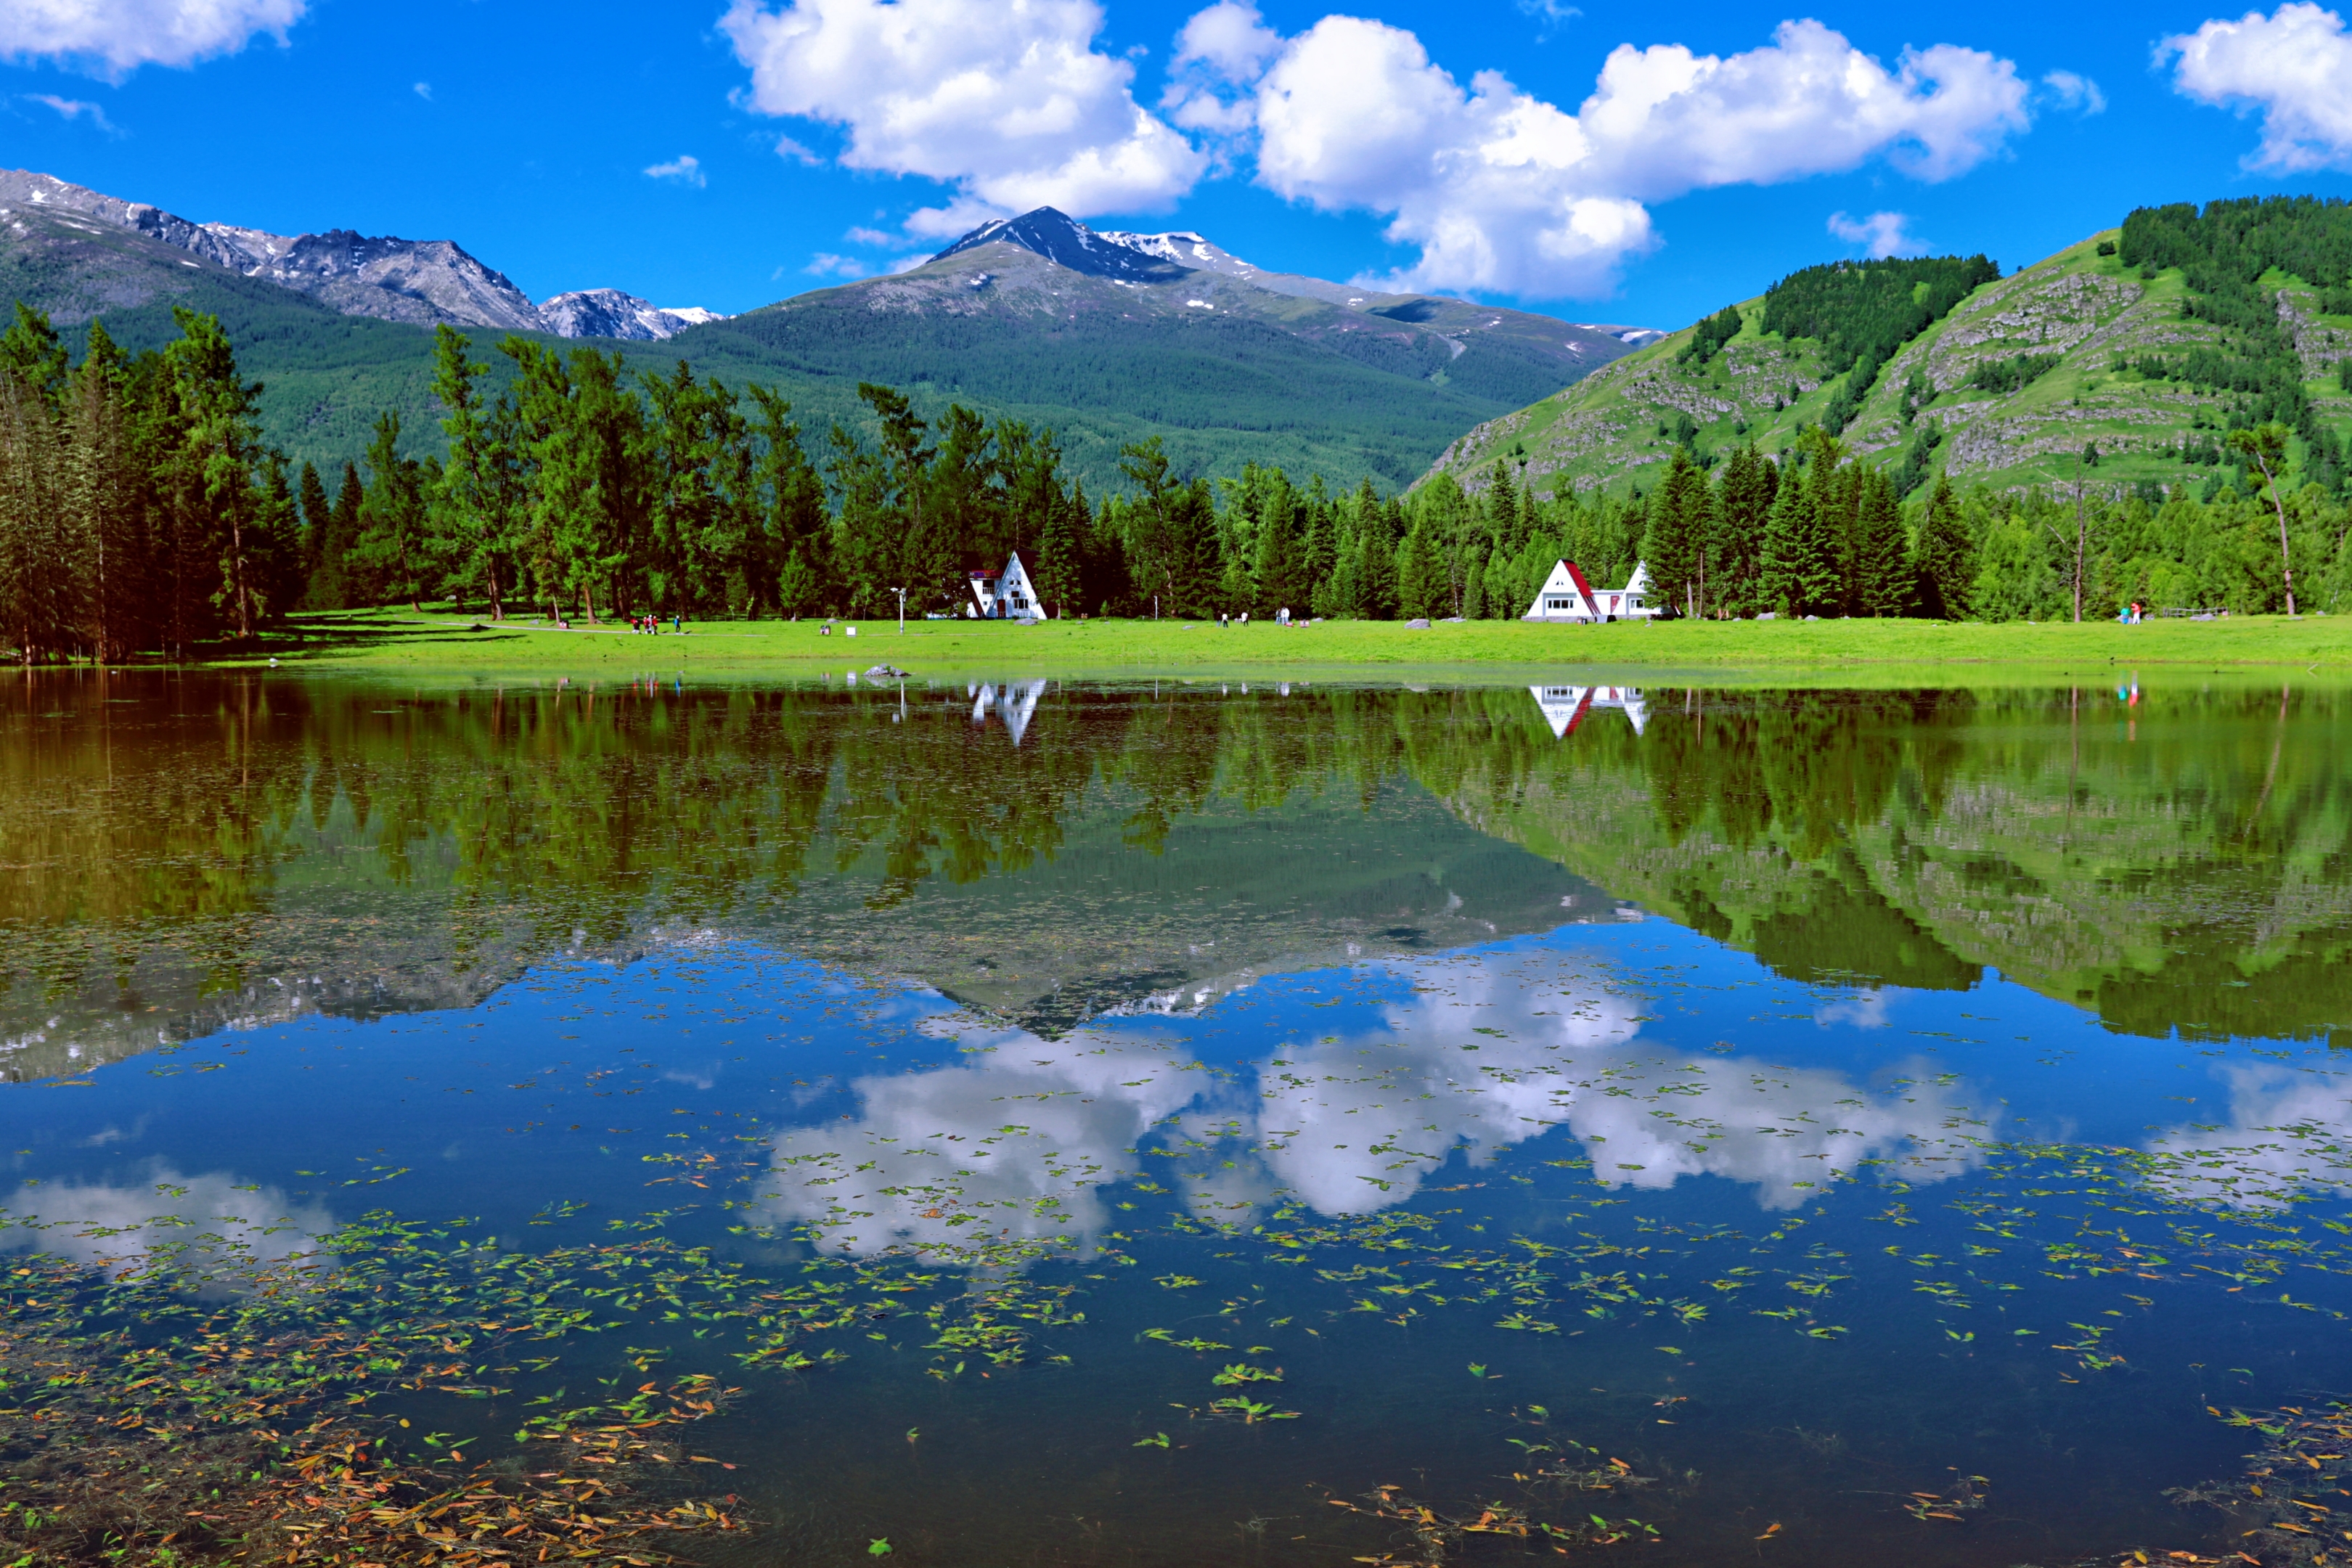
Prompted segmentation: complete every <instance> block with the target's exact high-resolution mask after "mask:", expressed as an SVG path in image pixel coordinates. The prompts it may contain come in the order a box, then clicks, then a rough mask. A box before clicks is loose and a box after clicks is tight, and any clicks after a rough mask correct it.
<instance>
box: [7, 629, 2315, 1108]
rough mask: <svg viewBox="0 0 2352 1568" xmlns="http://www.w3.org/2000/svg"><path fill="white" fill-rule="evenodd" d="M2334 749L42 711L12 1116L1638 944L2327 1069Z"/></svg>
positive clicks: (2074, 694)
mask: <svg viewBox="0 0 2352 1568" xmlns="http://www.w3.org/2000/svg"><path fill="white" fill-rule="evenodd" d="M975 692H977V693H978V695H974V694H973V693H975ZM1568 692H1574V693H1580V694H1581V696H1580V700H1578V701H1577V702H1576V703H1575V705H1574V706H1575V709H1576V714H1575V720H1576V721H1575V722H1574V723H1573V724H1563V723H1561V722H1560V721H1559V712H1557V711H1555V710H1558V709H1559V707H1560V705H1561V703H1562V702H1564V701H1565V700H1566V699H1565V698H1564V697H1562V696H1560V694H1561V693H1568ZM1595 693H1599V694H1600V696H1601V697H1602V698H1605V699H1606V700H1607V701H1606V702H1605V703H1604V702H1601V701H1596V700H1591V699H1593V698H1594V695H1595ZM1612 704H1613V706H1614V707H1615V708H1616V709H1617V710H1616V711H1612V710H1610V705H1612ZM1015 718H1017V720H1018V721H1019V734H1018V736H1017V737H1016V736H1015V735H1014V734H1013V732H1012V729H1011V727H1010V726H1011V722H1012V721H1013V719H1015ZM1636 720H1638V721H1639V724H1638V728H1637V725H1636V722H1635V721H1636ZM2346 730H2347V705H2346V703H2345V702H2344V700H2342V698H2341V697H2340V695H2339V694H2338V693H2337V692H2336V691H2334V690H2332V689H2324V688H2323V689H2316V690H2313V691H2290V692H2284V693H2282V692H2278V691H2231V690H2215V689H2184V690H2181V691H2178V692H2167V691H2164V690H2161V689H2150V690H2149V691H2148V692H2147V694H2146V695H2145V696H2144V697H2143V699H2142V700H2141V701H2140V703H2139V705H2138V706H2137V709H2133V710H2126V708H2125V707H2124V706H2123V705H2121V704H2119V703H2116V702H2115V701H2113V700H2111V699H2110V698H2109V697H2108V696H2107V694H2105V693H2104V692H2102V691H2100V690H2097V689H2064V690H2029V691H1990V692H1968V691H1927V692H1895V693H1853V692H1771V691H1754V692H1746V691H1734V692H1726V691H1706V690H1700V689H1650V690H1648V691H1645V692H1636V691H1631V690H1628V689H1617V688H1607V689H1601V688H1586V687H1538V688H1536V689H1534V690H1533V692H1532V693H1531V692H1530V690H1529V689H1528V688H1525V687H1518V688H1509V689H1468V690H1440V691H1412V690H1392V689H1391V690H1371V689H1349V688H1331V689H1323V688H1308V687H1306V686H1303V685H1293V686H1275V687H1268V686H1266V685H1265V684H1257V685H1255V686H1250V685H1240V684H1235V685H1212V684H1209V683H1187V684H1179V683H1163V684H1161V685H1160V686H1159V687H1157V688H1152V687H1134V686H1109V687H1099V688H1097V687H1091V686H1078V685H1071V684H1068V683H1045V682H1038V681H1034V680H1032V681H1024V682H1018V683H1014V684H1013V685H1010V686H1004V685H998V686H992V687H990V688H988V689H985V690H981V689H979V688H977V687H972V688H967V687H965V686H963V685H961V684H958V685H955V686H951V687H944V688H940V687H933V686H929V685H927V684H925V683H923V682H921V681H919V680H913V681H907V682H900V683H895V684H893V685H890V686H887V687H879V688H877V686H875V685H874V684H872V683H867V684H866V685H864V686H861V687H858V688H856V689H807V688H797V689H780V688H761V687H738V688H729V689H713V690H709V691H699V690H694V689H683V688H678V687H673V686H669V685H663V684H657V683H652V682H648V683H646V684H643V685H634V686H631V685H624V686H620V687H607V688H604V689H587V690H582V689H576V688H574V689H562V688H560V687H549V686H545V685H528V686H526V685H520V684H518V685H513V686H509V687H504V688H500V687H498V686H496V685H492V684H488V683H476V684H469V685H466V686H463V687H459V688H457V689H427V690H421V691H420V690H411V689H403V690H397V691H395V690H393V689H387V688H383V687H380V686H373V685H365V684H362V683H357V682H322V681H308V682H305V681H295V680H276V679H258V678H231V677H205V676H189V677H163V676H157V675H152V674H140V673H132V674H117V675H108V676H99V675H82V676H77V677H47V676H37V677H33V678H30V679H27V680H26V681H25V682H23V683H21V684H20V685H19V687H17V688H16V691H15V694H14V696H13V697H12V699H11V700H10V703H9V705H8V707H7V709H6V710H5V714H0V860H5V863H7V864H8V865H9V866H11V867H12V868H15V869H14V870H13V871H12V874H11V876H10V877H9V878H8V879H7V880H6V881H5V884H0V931H5V932H6V933H7V935H8V938H9V940H8V942H7V943H6V945H5V954H6V956H5V959H0V964H5V992H0V1047H5V1049H0V1075H5V1077H8V1078H14V1079H28V1078H40V1077H47V1076H54V1075H58V1074H61V1073H68V1072H71V1071H75V1070H79V1069H82V1068H87V1067H89V1066H92V1065H96V1064H98V1063H101V1062H104V1061H109V1060H115V1059H120V1058H122V1057H124V1056H126V1055H131V1054H136V1053H138V1052H140V1051H143V1050H148V1049H152V1048H153V1047H154V1046H155V1045H157V1044H158V1043H160V1042H165V1041H169V1040H173V1039H179V1038H187V1037H194V1036H199V1035H202V1034H205V1033H207V1032H209V1031H211V1030H213V1029H217V1028H221V1027H226V1026H245V1025H249V1024H253V1023H257V1022H261V1021H266V1020H268V1019H272V1018H283V1017H288V1016H297V1015H299V1013H300V1012H301V1011H303V1010H304V1009H305V1008H308V1009H310V1010H316V1011H324V1012H326V1013H329V1014H332V1015H341V1016H381V1015H383V1014H386V1013H395V1012H400V1011H404V1010H413V1009H418V1008H432V1007H448V1006H463V1005H470V1004H471V1003H473V1002H476V1001H478V1000H479V999H481V998H482V997H483V996H485V995H487V994H489V993H490V992H491V991H493V990H495V989H496V988H497V987H498V986H499V984H504V983H505V982H506V981H508V980H509V979H511V978H512V977H513V976H514V975H516V974H518V973H521V972H522V970H523V969H524V968H526V967H527V966H528V965H530V963H534V962H537V961H539V960H541V959H543V958H547V957H551V956H557V955H562V954H566V953H579V952H600V953H604V954H608V955H614V956H626V955H628V954H630V953H633V952H644V951H647V950H649V949H652V948H656V947H659V946H662V945H665V944H667V943H671V942H677V941H679V940H687V939H708V938H709V937H712V936H723V937H735V938H743V939H748V940H752V941H757V942H765V943H770V944H772V945H774V946H777V947H779V948H782V949H784V950H786V951H791V952H799V953H803V954H805V955H808V956H812V957H815V958H818V959H821V960H824V961H826V962H831V963H840V964H842V965H845V966H846V967H848V968H850V969H853V970H855V971H857V972H860V973H877V974H891V975H898V976H904V977H908V978H912V979H916V980H919V981H921V982H924V983H927V984H933V985H936V986H938V987H939V988H940V990H941V991H943V992H945V993H946V994H949V995H950V996H953V997H956V998H958V999H960V1000H961V1001H964V1002H967V1003H970V1004H971V1005H976V1006H978V1007H980V1008H982V1009H983V1010H984V1011H985V1012H987V1013H988V1014H990V1015H992V1016H995V1017H998V1018H1000V1019H1002V1020H1003V1021H1004V1022H1006V1023H1007V1024H1009V1025H1016V1026H1022V1027H1025V1028H1028V1029H1030V1030H1032V1031H1033V1032H1035V1033H1039V1034H1042V1035H1045V1036H1047V1037H1052V1036H1055V1035H1056V1034H1058V1033H1060V1032H1061V1031H1063V1030H1066V1029H1067V1028H1069V1027H1071V1026H1075V1025H1076V1024H1078V1023H1080V1022H1082V1021H1083V1020H1085V1019H1086V1018H1087V1017H1090V1016H1094V1015H1096V1014H1097V1013H1100V1012H1103V1011H1104V1010H1106V1009H1117V1008H1120V1007H1125V1006H1131V1005H1137V1004H1142V1003H1155V1002H1156V1004H1157V1005H1202V1004H1203V1003H1205V1002H1206V1001H1207V1000H1209V999H1210V998H1212V997H1213V996H1215V995H1219V994H1223V993H1224V992H1225V991H1226V990H1227V989H1229V988H1230V987H1231V986H1232V985H1234V984H1244V983H1246V981H1247V980H1248V979H1249V978H1250V977H1252V976H1255V975H1262V974H1265V973H1271V972H1277V971H1281V970H1286V969H1297V968H1301V967H1312V966H1314V965H1316V964H1319V963H1330V962H1338V961H1341V960H1344V959H1346V958H1349V957H1353V956H1360V955H1365V954H1370V955H1373V956H1380V955H1382V954H1391V955H1393V954H1400V953H1410V952H1428V951H1431V950H1435V949H1444V948H1449V947H1456V946H1460V945H1463V944H1465V943H1467V942H1480V941H1487V940H1492V939H1494V938H1496V937H1498V936H1508V935H1512V934H1515V933H1518V932H1525V931H1539V930H1544V929H1548V928H1549V926H1551V925H1553V924H1556V923H1558V922H1559V921H1560V920H1561V919H1562V918H1563V916H1564V915H1565V918H1568V919H1609V918H1614V916H1615V913H1616V911H1617V910H1618V909H1619V908H1620V906H1621V904H1622V902H1624V901H1627V900H1630V901H1632V902H1633V903H1636V904H1638V905H1640V906H1641V907H1642V908H1643V909H1645V910H1649V911H1652V912H1654V913H1657V914H1663V915H1664V916H1666V917H1668V918H1670V919H1673V920H1675V921H1678V922H1680V923H1682V924H1684V925H1685V926H1687V927H1689V928H1690V929H1692V930H1694V931H1699V932H1701V933H1703V934H1705V935H1707V936H1709V937H1712V938H1715V939H1717V940H1718V941H1721V942H1727V943H1728V944H1730V945H1732V946H1734V947H1737V948H1739V949H1742V950H1744V951H1748V952H1754V953H1755V954H1756V955H1757V956H1758V957H1759V958H1760V959H1762V960H1763V961H1764V962H1765V963H1768V964H1769V965H1770V966H1771V967H1772V968H1773V969H1774V970H1776V971H1778V972H1779V973H1783V974H1786V975H1789V976H1790V977H1791V978H1796V979H1801V980H1821V981H1830V982H1853V981H1858V982H1863V983H1869V982H1881V983H1886V984H1896V985H1901V986H1906V987H1913V988H1918V987H1928V988H1952V989H1965V988H1967V987H1969V986H1970V985H1973V984H1976V983H1977V982H1978V980H1979V978H1980V976H1981V975H1982V974H1983V973H1985V972H1986V971H1987V970H1993V971H1997V972H1999V973H2002V974H2004V975H2006V976H2008V977H2010V978H2011V979H2015V980H2020V981H2021V982H2023V983H2025V984H2029V985H2032V986H2033V987H2034V988H2035V989H2037V990H2039V991H2042V993H2044V994H2048V995H2051V996H2053V997H2056V998H2059V999H2062V1000H2064V1001H2067V1002H2070V1003H2074V1004H2077V1005H2084V1006H2086V1007H2090V1008H2093V1009H2095V1011H2096V1012H2097V1013H2098V1014H2099V1015H2100V1016H2101V1017H2102V1018H2103V1019H2104V1020H2105V1023H2106V1025H2107V1026H2109V1027H2111V1028H2115V1029H2118V1030H2125V1031H2129V1032H2134V1033H2142V1034H2148V1035H2154V1036H2159V1037H2160V1036H2163V1035H2167V1034H2169V1033H2171V1032H2173V1031H2174V1030H2179V1031H2182V1032H2185V1033H2187V1034H2190V1035H2194V1036H2203V1037H2230V1036H2233V1035H2269V1036H2281V1037H2285V1036H2292V1037H2305V1038H2308V1037H2326V1036H2328V1035H2329V1034H2331V1033H2332V1031H2333V1030H2335V1029H2336V1027H2337V1026H2339V1025H2340V1024H2341V1023H2342V1022H2343V1021H2344V1019H2345V1018H2346V1016H2347V1011H2352V965H2347V964H2346V963H2343V962H2341V960H2342V959H2343V958H2344V957H2345V956H2346V952H2347V947H2352V887H2347V883H2346V882H2345V880H2344V879H2341V878H2337V877H2334V876H2331V875H2328V874H2327V873H2326V868H2327V867H2328V866H2330V865H2333V864H2336V863H2338V862H2339V861H2340V858H2341V857H2342V856H2343V855H2344V853H2345V851H2346V849H2347V832H2352V800H2347V784H2346V781H2345V778H2344V776H2343V773H2342V770H2340V769H2339V768H2338V767H2337V766H2336V759H2337V758H2339V757H2341V756H2343V755H2345V754H2347V743H2352V735H2347V733H2346ZM1016 738H1017V740H1018V742H1019V743H1018V744H1015V743H1014V742H1015V740H1016Z"/></svg>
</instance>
